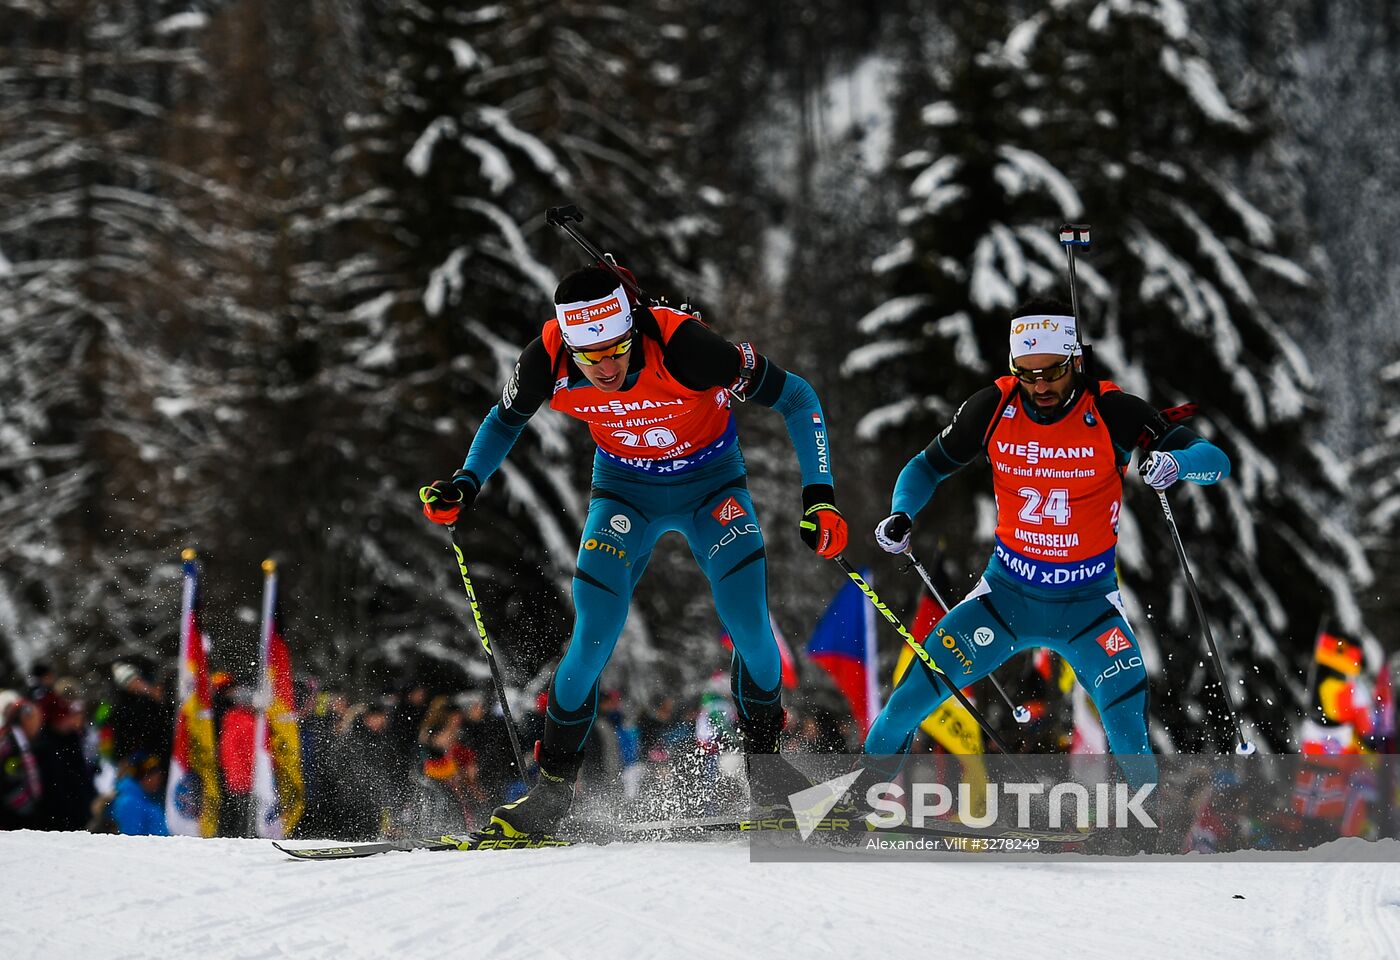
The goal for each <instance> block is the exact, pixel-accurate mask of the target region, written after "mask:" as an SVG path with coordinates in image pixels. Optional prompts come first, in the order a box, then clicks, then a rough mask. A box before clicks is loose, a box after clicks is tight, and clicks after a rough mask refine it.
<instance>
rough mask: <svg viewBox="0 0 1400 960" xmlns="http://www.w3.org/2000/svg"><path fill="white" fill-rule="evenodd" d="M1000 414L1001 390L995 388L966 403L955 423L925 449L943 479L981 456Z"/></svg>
mask: <svg viewBox="0 0 1400 960" xmlns="http://www.w3.org/2000/svg"><path fill="white" fill-rule="evenodd" d="M1000 414H1001V388H999V387H998V386H996V384H992V385H990V386H986V387H983V388H982V389H981V390H978V391H977V392H976V393H974V394H973V395H972V396H970V397H968V398H967V399H966V400H964V401H963V403H962V406H960V407H958V411H957V413H955V414H953V420H952V422H951V423H949V424H948V425H947V426H946V427H944V428H943V432H942V433H940V434H939V435H938V436H936V437H934V438H933V442H932V443H930V444H929V445H928V446H927V447H926V448H924V456H925V457H927V458H928V462H929V464H930V465H931V466H932V467H933V468H934V469H935V470H937V471H938V472H939V473H941V474H943V475H947V474H951V473H954V472H955V471H956V470H957V469H958V468H959V467H962V466H966V465H967V464H969V463H971V462H972V461H973V460H975V459H977V457H978V455H979V454H981V453H982V442H983V440H985V439H986V437H987V428H988V427H990V426H991V425H992V418H994V417H997V416H999V415H1000Z"/></svg>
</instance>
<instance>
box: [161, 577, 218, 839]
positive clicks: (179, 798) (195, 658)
mask: <svg viewBox="0 0 1400 960" xmlns="http://www.w3.org/2000/svg"><path fill="white" fill-rule="evenodd" d="M181 559H182V560H183V561H184V581H185V585H184V594H183V600H182V602H181V605H180V654H179V656H180V674H179V698H180V700H179V711H180V712H179V713H178V714H176V716H175V746H174V749H173V750H172V751H171V754H170V776H169V778H168V779H167V780H166V784H165V821H166V823H167V824H168V825H169V827H170V832H171V833H173V834H182V835H184V836H190V837H212V836H214V834H215V833H217V832H218V828H219V768H218V765H217V761H216V760H215V758H214V716H213V712H212V710H211V702H210V691H209V663H208V646H209V645H208V641H207V639H206V638H205V636H204V630H203V629H202V628H201V627H200V624H199V608H200V600H199V567H198V565H197V564H196V563H195V552H194V551H193V550H186V551H185V552H184V553H183V554H181Z"/></svg>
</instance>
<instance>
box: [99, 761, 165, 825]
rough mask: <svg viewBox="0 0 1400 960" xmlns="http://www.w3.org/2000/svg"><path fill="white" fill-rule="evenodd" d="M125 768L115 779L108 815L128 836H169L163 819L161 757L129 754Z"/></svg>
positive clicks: (163, 792)
mask: <svg viewBox="0 0 1400 960" xmlns="http://www.w3.org/2000/svg"><path fill="white" fill-rule="evenodd" d="M128 768H129V769H128V771H127V772H126V773H124V774H123V775H122V776H121V777H120V778H119V779H118V780H117V791H116V796H115V797H113V799H112V807H111V815H112V820H113V821H114V822H115V823H116V825H117V832H118V833H124V834H128V835H130V836H149V837H168V836H170V827H169V826H168V825H167V824H166V822H165V789H164V788H165V769H164V768H163V767H162V766H161V762H160V758H159V757H156V756H153V755H150V754H146V755H144V756H142V755H137V756H135V757H132V758H131V762H130V764H128Z"/></svg>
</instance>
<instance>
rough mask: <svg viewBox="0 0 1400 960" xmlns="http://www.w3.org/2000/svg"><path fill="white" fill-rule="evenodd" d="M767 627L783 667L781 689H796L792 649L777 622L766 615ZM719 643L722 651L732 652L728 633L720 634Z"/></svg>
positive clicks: (732, 644)
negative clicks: (774, 641)
mask: <svg viewBox="0 0 1400 960" xmlns="http://www.w3.org/2000/svg"><path fill="white" fill-rule="evenodd" d="M768 625H769V626H770V627H772V629H773V639H774V640H776V641H777V643H778V660H779V661H781V663H782V667H783V680H782V684H783V689H785V690H796V689H797V659H796V658H795V657H794V656H793V655H792V647H791V646H789V645H788V642H787V639H786V638H785V637H784V636H783V632H782V631H781V630H779V629H778V621H777V620H775V619H774V618H773V614H771V613H770V614H768ZM719 642H720V643H722V644H724V649H726V650H733V649H734V640H733V638H732V637H730V636H729V634H728V633H722V634H720V637H719Z"/></svg>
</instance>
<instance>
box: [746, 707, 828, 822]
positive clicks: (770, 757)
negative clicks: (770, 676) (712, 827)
mask: <svg viewBox="0 0 1400 960" xmlns="http://www.w3.org/2000/svg"><path fill="white" fill-rule="evenodd" d="M748 708H749V709H748V714H747V716H744V715H741V716H740V718H739V732H740V733H742V734H743V736H744V770H745V772H746V773H747V774H748V777H749V802H750V803H751V804H752V805H753V806H755V807H762V808H769V809H774V810H777V811H781V812H789V811H791V809H792V805H791V803H790V802H789V800H788V797H789V796H791V795H792V794H794V793H799V792H800V791H803V790H806V789H807V788H808V787H810V786H811V785H812V781H810V780H808V779H807V778H806V777H804V776H803V775H802V774H801V773H799V772H798V771H797V770H796V769H795V768H794V767H793V766H792V765H791V764H790V763H788V762H787V761H786V760H784V759H783V758H782V757H781V756H780V755H779V754H778V735H779V734H780V733H782V731H783V727H785V726H786V725H787V711H786V710H784V709H783V706H782V703H781V702H779V700H778V695H777V691H776V690H775V691H773V700H772V701H771V702H770V703H754V702H752V701H749V702H748Z"/></svg>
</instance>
